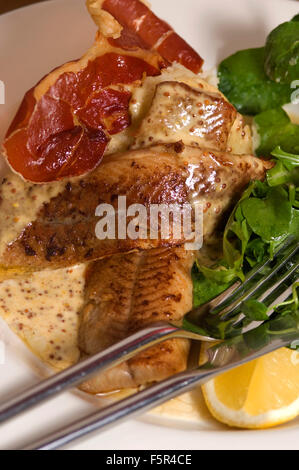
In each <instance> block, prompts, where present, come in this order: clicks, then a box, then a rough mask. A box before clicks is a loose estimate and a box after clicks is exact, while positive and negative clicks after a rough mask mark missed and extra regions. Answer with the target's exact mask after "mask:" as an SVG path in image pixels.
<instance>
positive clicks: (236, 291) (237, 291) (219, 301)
mask: <svg viewBox="0 0 299 470" xmlns="http://www.w3.org/2000/svg"><path fill="white" fill-rule="evenodd" d="M296 244H297V241H296V240H295V239H294V237H293V236H290V237H288V238H287V239H286V240H285V241H284V242H282V244H281V245H280V247H279V248H278V250H277V252H276V253H275V257H274V259H277V258H278V257H279V256H280V255H281V253H283V252H284V251H285V250H286V249H287V248H289V249H291V248H292V247H293V246H295V245H296ZM273 261H274V260H273V259H267V260H266V261H265V260H263V261H261V262H260V263H258V264H256V265H255V266H254V267H253V268H252V269H251V270H250V271H249V272H248V273H247V274H246V276H245V280H244V282H242V283H241V282H240V281H238V282H236V283H235V284H234V285H233V286H232V287H231V288H230V289H228V290H227V291H225V293H226V295H223V294H220V295H219V296H218V297H216V298H215V299H213V300H212V301H211V302H210V305H211V306H213V305H215V307H214V308H212V309H211V310H210V313H211V314H216V313H219V312H220V311H222V310H224V309H225V307H227V306H229V305H231V303H232V301H233V300H234V299H235V298H236V297H237V296H239V295H241V294H242V293H244V291H245V290H246V289H247V287H248V286H249V285H250V283H251V282H252V281H253V280H254V278H255V277H256V276H257V275H258V274H260V273H261V272H262V271H263V270H264V269H265V268H267V267H268V266H269V265H271V264H272V263H273Z"/></svg>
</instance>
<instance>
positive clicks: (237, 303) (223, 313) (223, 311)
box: [210, 240, 299, 320]
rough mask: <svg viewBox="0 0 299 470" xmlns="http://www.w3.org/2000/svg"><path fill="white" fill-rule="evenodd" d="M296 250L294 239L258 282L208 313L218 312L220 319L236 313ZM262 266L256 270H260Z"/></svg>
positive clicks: (298, 248)
mask: <svg viewBox="0 0 299 470" xmlns="http://www.w3.org/2000/svg"><path fill="white" fill-rule="evenodd" d="M284 249H285V245H284V247H283V248H282V249H281V250H280V251H279V253H280V254H281V253H282V252H283V253H284ZM298 250H299V243H298V242H297V241H296V240H295V241H294V242H293V243H291V244H290V245H289V246H288V248H287V250H286V252H285V253H284V256H283V258H282V259H278V262H276V264H275V265H274V266H273V267H272V269H271V271H269V272H268V273H266V274H265V275H263V276H262V278H261V279H260V280H259V281H258V282H255V284H254V285H252V286H251V287H249V289H247V290H245V292H244V293H243V294H242V295H241V296H239V297H238V298H237V299H236V300H234V301H233V302H230V303H229V300H231V299H228V300H227V301H226V305H225V306H224V305H223V304H220V305H219V306H218V307H217V308H215V309H213V310H212V311H210V314H212V315H215V314H218V315H219V316H220V317H221V320H227V319H228V318H230V317H232V316H233V315H234V313H236V312H237V310H238V309H239V308H240V307H241V305H242V303H243V302H245V301H246V300H248V299H250V298H252V297H254V296H255V294H257V293H258V292H259V291H260V290H261V288H263V287H264V286H266V285H267V283H268V281H270V280H271V279H272V278H273V276H274V275H275V274H277V273H278V272H279V271H280V270H281V269H282V268H283V267H284V266H285V265H286V264H287V263H288V262H289V261H290V260H292V258H293V257H294V256H295V255H296V253H297V252H298ZM277 256H278V253H277V254H276V258H275V260H277ZM272 262H273V260H272ZM270 264H271V263H265V264H264V265H263V267H265V266H269V265H270ZM263 267H262V268H263ZM262 268H261V269H260V270H259V271H258V272H261V270H262ZM256 274H257V273H256ZM256 274H255V275H256ZM252 279H253V277H252V276H251V280H252ZM243 287H244V285H243ZM233 298H234V295H233ZM223 307H224V308H223Z"/></svg>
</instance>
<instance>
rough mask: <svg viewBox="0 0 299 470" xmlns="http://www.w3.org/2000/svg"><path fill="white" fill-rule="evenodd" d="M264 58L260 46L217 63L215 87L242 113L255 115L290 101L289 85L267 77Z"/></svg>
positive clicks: (263, 50) (263, 51) (262, 49)
mask: <svg viewBox="0 0 299 470" xmlns="http://www.w3.org/2000/svg"><path fill="white" fill-rule="evenodd" d="M264 61H265V49H264V48H263V47H260V48H257V49H246V50H243V51H239V52H236V53H235V54H233V55H231V56H230V57H228V58H227V59H225V60H223V61H222V62H221V64H220V65H219V68H218V77H219V89H220V91H222V93H223V94H224V95H225V96H226V97H227V98H228V100H229V101H230V102H231V103H232V104H233V105H234V106H235V107H236V108H237V110H238V111H239V112H240V113H242V114H247V115H255V114H258V113H261V112H263V111H266V110H268V109H271V108H276V107H278V106H280V105H283V104H285V103H288V102H289V101H290V96H291V89H290V86H289V85H285V84H280V83H276V82H274V81H272V80H270V79H269V78H268V77H267V75H266V73H265V69H264ZM272 149H273V147H272ZM272 149H271V150H272Z"/></svg>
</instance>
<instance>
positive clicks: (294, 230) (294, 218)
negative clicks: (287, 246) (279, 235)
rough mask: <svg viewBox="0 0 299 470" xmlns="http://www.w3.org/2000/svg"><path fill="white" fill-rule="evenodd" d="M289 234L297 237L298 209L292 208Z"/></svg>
mask: <svg viewBox="0 0 299 470" xmlns="http://www.w3.org/2000/svg"><path fill="white" fill-rule="evenodd" d="M289 232H290V234H292V235H294V236H295V237H296V238H297V239H299V210H298V209H294V208H293V209H292V219H291V224H290V229H289Z"/></svg>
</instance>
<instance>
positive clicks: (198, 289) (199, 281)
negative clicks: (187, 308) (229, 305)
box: [192, 266, 230, 307]
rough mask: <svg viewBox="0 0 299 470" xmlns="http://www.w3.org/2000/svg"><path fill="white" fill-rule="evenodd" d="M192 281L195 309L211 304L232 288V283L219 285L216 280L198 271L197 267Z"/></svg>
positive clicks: (193, 271)
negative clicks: (207, 303) (218, 296)
mask: <svg viewBox="0 0 299 470" xmlns="http://www.w3.org/2000/svg"><path fill="white" fill-rule="evenodd" d="M192 281H193V306H194V307H199V306H200V305H203V304H205V303H206V302H209V301H210V300H212V299H214V298H215V297H217V295H219V294H221V293H222V292H223V291H225V290H226V289H227V288H228V287H229V286H230V283H225V282H224V283H219V282H216V281H215V280H214V279H208V278H206V277H205V276H204V275H203V273H201V272H199V271H198V268H197V267H196V266H194V268H193V270H192Z"/></svg>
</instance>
